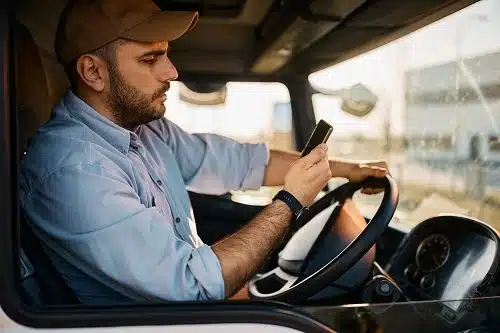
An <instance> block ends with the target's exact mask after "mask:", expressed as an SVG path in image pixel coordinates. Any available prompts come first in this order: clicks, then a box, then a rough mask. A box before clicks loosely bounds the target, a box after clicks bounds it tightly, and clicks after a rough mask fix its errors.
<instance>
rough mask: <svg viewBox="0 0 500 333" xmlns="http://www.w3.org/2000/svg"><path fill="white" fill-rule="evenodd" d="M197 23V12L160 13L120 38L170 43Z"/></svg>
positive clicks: (124, 33) (122, 34)
mask: <svg viewBox="0 0 500 333" xmlns="http://www.w3.org/2000/svg"><path fill="white" fill-rule="evenodd" d="M197 22H198V13H197V12H180V11H161V12H158V13H156V14H154V15H153V16H151V17H150V18H149V19H147V20H145V21H143V22H141V23H140V24H138V25H136V26H135V27H133V28H132V29H129V30H127V31H125V32H123V33H121V34H120V37H122V38H127V39H131V40H135V41H139V42H157V41H172V40H175V39H177V38H179V37H181V36H182V35H184V34H185V33H186V32H188V31H190V30H192V29H193V28H194V26H195V25H196V23H197Z"/></svg>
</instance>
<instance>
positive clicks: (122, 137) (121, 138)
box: [63, 89, 137, 154]
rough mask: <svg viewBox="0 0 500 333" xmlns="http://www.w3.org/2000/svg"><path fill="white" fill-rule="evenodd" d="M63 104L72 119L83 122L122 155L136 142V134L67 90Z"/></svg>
mask: <svg viewBox="0 0 500 333" xmlns="http://www.w3.org/2000/svg"><path fill="white" fill-rule="evenodd" d="M63 104H64V105H65V106H66V109H67V110H68V112H69V114H70V116H71V117H72V118H75V119H77V120H80V121H81V122H83V123H84V124H85V125H87V126H88V127H89V128H90V129H91V130H92V131H94V132H96V133H97V134H98V135H100V136H101V137H102V138H104V140H106V141H107V142H108V143H109V144H111V145H112V146H113V147H115V148H116V149H118V150H120V151H121V152H122V153H124V154H126V153H127V152H128V151H129V148H130V142H131V141H134V142H135V141H137V134H136V133H134V132H132V131H129V130H127V129H126V128H123V127H120V126H118V125H117V124H115V123H113V122H112V121H111V120H109V119H108V118H106V117H104V116H103V115H101V114H100V113H99V112H97V111H96V110H94V109H93V108H92V107H91V106H90V105H88V104H87V103H85V102H84V101H83V100H82V99H80V98H79V97H78V96H76V95H75V94H74V93H73V92H72V91H71V89H68V91H67V93H66V95H65V96H64V97H63Z"/></svg>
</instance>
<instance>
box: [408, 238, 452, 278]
mask: <svg viewBox="0 0 500 333" xmlns="http://www.w3.org/2000/svg"><path fill="white" fill-rule="evenodd" d="M449 255H450V241H449V240H448V238H447V237H446V236H444V235H440V234H433V235H430V236H428V237H427V238H425V239H424V240H423V241H422V243H420V245H419V246H418V248H417V255H416V258H415V259H416V261H417V266H418V268H419V269H420V271H422V272H425V273H429V272H434V271H436V270H438V269H439V268H441V267H442V266H443V265H444V264H445V263H446V261H447V260H448V257H449Z"/></svg>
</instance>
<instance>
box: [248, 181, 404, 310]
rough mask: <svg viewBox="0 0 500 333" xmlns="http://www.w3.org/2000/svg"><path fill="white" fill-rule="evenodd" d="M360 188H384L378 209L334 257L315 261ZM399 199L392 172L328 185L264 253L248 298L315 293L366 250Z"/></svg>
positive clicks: (286, 298)
mask: <svg viewBox="0 0 500 333" xmlns="http://www.w3.org/2000/svg"><path fill="white" fill-rule="evenodd" d="M361 188H383V189H384V196H383V199H382V202H381V204H380V206H379V208H378V210H377V212H376V213H375V215H374V216H373V218H372V219H371V220H370V221H369V222H368V223H367V225H366V227H365V228H364V230H363V231H361V233H360V234H359V235H358V236H357V237H356V238H355V239H354V240H353V241H352V242H351V243H349V244H348V245H347V247H346V248H344V250H342V251H341V252H340V253H339V254H338V255H337V256H335V257H334V258H326V260H325V258H322V259H319V260H318V258H317V257H318V256H316V253H317V252H318V251H317V250H318V249H319V248H321V245H322V243H324V242H325V240H326V238H327V235H328V233H329V232H330V230H331V229H332V226H333V224H334V223H335V221H336V220H337V218H338V216H339V213H340V211H341V208H342V205H343V204H344V202H345V201H346V200H347V199H351V198H352V196H353V195H354V193H356V192H357V191H358V190H360V189H361ZM398 200H399V193H398V188H397V185H396V182H395V181H394V179H393V178H392V177H391V176H386V177H384V178H368V179H366V180H365V181H363V182H348V183H346V184H343V185H341V186H339V187H337V188H336V189H334V190H332V191H331V192H329V193H328V194H326V195H325V196H324V197H322V198H321V199H319V200H318V201H317V202H315V203H314V204H313V205H312V206H311V207H310V208H309V211H308V212H306V213H304V214H302V215H301V216H299V218H298V219H296V220H294V221H292V223H291V225H290V229H289V230H288V232H287V233H286V235H285V236H284V238H283V240H282V242H281V243H280V245H279V246H278V247H276V248H275V249H274V250H273V252H271V254H270V256H269V257H268V261H267V263H266V264H265V265H264V267H265V269H264V272H263V270H261V272H259V273H258V274H256V275H255V276H254V277H253V278H252V279H251V280H250V282H249V284H248V293H249V298H251V299H259V300H275V301H283V302H287V303H296V302H298V301H302V300H305V299H307V298H309V297H311V296H313V295H315V294H317V293H318V292H320V291H321V290H323V289H324V288H325V287H327V286H328V285H330V284H331V283H332V282H334V281H336V280H337V279H338V278H339V277H341V276H342V275H343V274H344V273H346V272H347V271H348V270H349V269H350V268H351V267H352V266H353V265H355V264H356V263H357V262H358V261H359V260H360V259H361V258H362V257H363V256H364V255H365V254H366V253H367V252H368V251H369V250H370V248H371V247H372V246H373V245H374V244H375V242H376V241H377V239H378V238H379V237H380V235H381V234H382V233H383V232H384V230H385V228H386V227H387V225H388V224H389V222H390V221H391V219H392V217H393V215H394V212H395V211H396V207H397V205H398ZM309 222H310V223H309ZM311 234H313V235H315V236H312V237H311ZM315 237H316V238H315ZM311 238H312V239H311ZM320 257H321V256H320ZM296 259H298V260H296Z"/></svg>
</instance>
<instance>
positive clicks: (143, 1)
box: [54, 0, 198, 65]
mask: <svg viewBox="0 0 500 333" xmlns="http://www.w3.org/2000/svg"><path fill="white" fill-rule="evenodd" d="M197 21H198V13H197V12H180V11H161V10H160V8H158V6H157V5H156V4H155V3H154V2H153V1H152V0H73V1H70V2H69V3H68V5H67V6H66V7H65V9H64V10H63V12H62V14H61V17H60V19H59V23H58V26H57V32H56V38H55V44H54V46H55V51H56V54H57V58H58V60H59V62H61V63H62V64H63V65H67V64H68V63H69V62H71V61H72V60H74V59H77V57H79V56H80V55H82V54H84V53H87V52H91V51H94V50H96V49H98V48H100V47H102V46H104V45H106V44H108V43H110V42H112V41H114V40H117V39H118V38H126V39H130V40H134V41H138V42H156V41H171V40H174V39H177V38H179V37H181V36H182V35H183V34H184V33H186V32H187V31H189V30H191V29H192V28H194V26H195V25H196V22H197Z"/></svg>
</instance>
